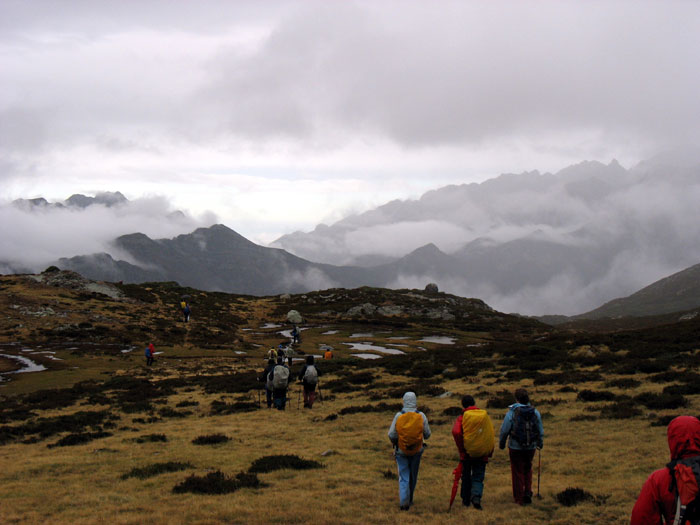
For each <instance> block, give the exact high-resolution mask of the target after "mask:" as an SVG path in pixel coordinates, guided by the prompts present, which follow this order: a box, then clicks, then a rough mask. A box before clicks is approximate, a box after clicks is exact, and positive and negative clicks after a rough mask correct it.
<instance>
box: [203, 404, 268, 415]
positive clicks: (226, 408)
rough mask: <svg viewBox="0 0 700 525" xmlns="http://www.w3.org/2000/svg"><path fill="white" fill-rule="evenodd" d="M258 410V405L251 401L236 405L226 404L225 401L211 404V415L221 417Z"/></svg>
mask: <svg viewBox="0 0 700 525" xmlns="http://www.w3.org/2000/svg"><path fill="white" fill-rule="evenodd" d="M257 409H258V404H257V403H253V402H252V401H238V402H236V403H226V402H225V401H218V400H214V401H212V402H211V415H212V416H223V415H226V414H236V413H239V412H252V411H254V410H257Z"/></svg>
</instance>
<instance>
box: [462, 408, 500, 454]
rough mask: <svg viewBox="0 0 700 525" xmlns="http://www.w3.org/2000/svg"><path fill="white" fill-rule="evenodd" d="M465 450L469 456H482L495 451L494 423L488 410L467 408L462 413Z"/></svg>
mask: <svg viewBox="0 0 700 525" xmlns="http://www.w3.org/2000/svg"><path fill="white" fill-rule="evenodd" d="M462 435H463V436H464V450H466V451H467V454H469V457H472V458H482V457H484V456H488V455H489V454H490V453H491V452H492V451H493V446H494V432H493V424H492V423H491V419H490V418H489V415H488V414H487V413H486V410H481V409H476V410H466V411H465V412H464V414H463V415H462Z"/></svg>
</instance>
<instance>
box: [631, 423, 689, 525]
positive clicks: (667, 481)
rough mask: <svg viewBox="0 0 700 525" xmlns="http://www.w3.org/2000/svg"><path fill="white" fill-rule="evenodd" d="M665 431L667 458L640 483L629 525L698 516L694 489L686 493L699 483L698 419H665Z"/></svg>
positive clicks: (681, 521) (682, 520)
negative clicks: (666, 460)
mask: <svg viewBox="0 0 700 525" xmlns="http://www.w3.org/2000/svg"><path fill="white" fill-rule="evenodd" d="M666 435H667V438H668V448H669V450H670V451H671V462H670V463H669V464H668V465H666V468H663V469H660V470H656V471H654V472H653V473H652V474H651V475H650V476H649V478H648V479H647V480H646V482H645V483H644V485H643V486H642V491H641V492H640V494H639V498H637V502H636V503H635V504H634V508H633V509H632V519H631V521H630V524H631V525H646V524H657V523H662V519H663V520H664V521H665V523H667V524H668V523H673V524H681V525H686V524H687V523H690V524H695V523H698V522H699V520H700V494H698V493H697V492H696V493H695V499H694V500H693V496H692V495H690V494H692V493H693V491H695V490H697V488H698V485H700V421H699V420H698V418H695V417H691V416H679V417H677V418H675V419H673V420H672V421H671V423H669V425H668V430H667V431H666ZM693 470H694V472H693ZM679 495H680V496H679ZM684 496H685V497H684ZM692 501H694V503H691V502H692ZM689 503H690V504H689ZM684 511H685V513H684Z"/></svg>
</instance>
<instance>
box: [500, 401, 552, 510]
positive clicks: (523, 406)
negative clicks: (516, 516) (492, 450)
mask: <svg viewBox="0 0 700 525" xmlns="http://www.w3.org/2000/svg"><path fill="white" fill-rule="evenodd" d="M543 436H544V429H543V428H542V416H541V415H540V413H539V411H538V410H537V409H536V408H534V407H533V406H531V405H530V396H529V395H528V393H527V390H525V389H524V388H518V389H517V390H516V391H515V403H513V404H512V405H510V406H509V407H508V413H507V414H506V417H505V418H503V423H501V431H500V441H499V443H498V446H499V448H500V449H501V450H503V449H504V448H506V440H508V454H509V456H510V472H511V477H512V483H513V500H514V501H515V503H517V504H518V505H529V504H530V503H532V459H533V458H534V457H535V449H536V448H538V449H541V448H542V444H543V443H542V438H543ZM509 437H510V439H508V438H509Z"/></svg>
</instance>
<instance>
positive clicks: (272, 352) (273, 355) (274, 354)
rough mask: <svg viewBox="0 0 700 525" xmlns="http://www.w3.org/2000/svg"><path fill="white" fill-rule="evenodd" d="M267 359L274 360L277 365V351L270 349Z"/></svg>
mask: <svg viewBox="0 0 700 525" xmlns="http://www.w3.org/2000/svg"><path fill="white" fill-rule="evenodd" d="M265 359H268V360H269V359H272V360H273V361H274V362H275V363H276V362H277V350H275V349H274V348H270V350H268V352H267V357H266V358H265Z"/></svg>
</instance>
